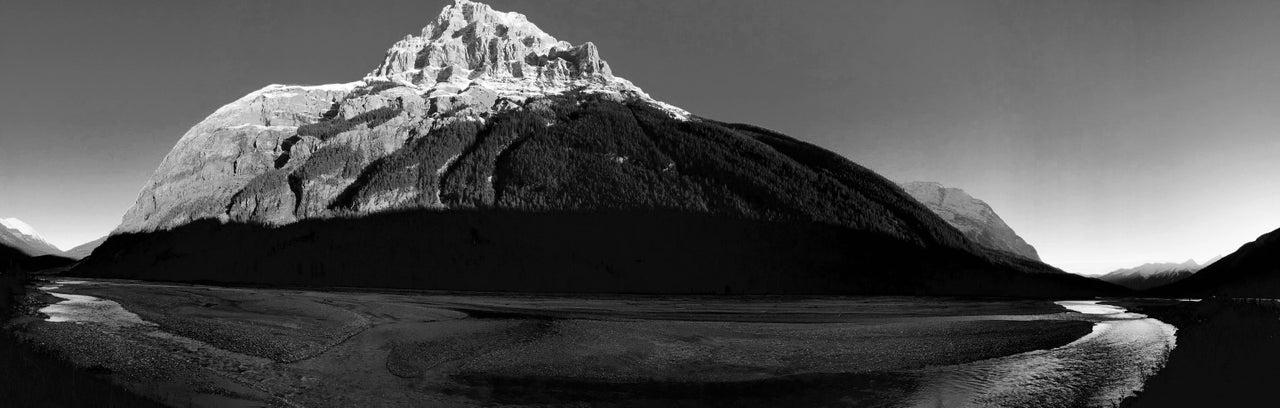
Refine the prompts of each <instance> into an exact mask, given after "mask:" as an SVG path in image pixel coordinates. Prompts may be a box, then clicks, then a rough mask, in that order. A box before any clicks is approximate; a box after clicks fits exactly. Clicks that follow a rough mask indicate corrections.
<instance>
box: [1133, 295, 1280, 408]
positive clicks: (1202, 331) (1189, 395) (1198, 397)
mask: <svg viewBox="0 0 1280 408" xmlns="http://www.w3.org/2000/svg"><path fill="white" fill-rule="evenodd" d="M1118 303H1119V304H1122V305H1124V306H1125V307H1128V308H1130V309H1131V310H1135V311H1137V312H1140V313H1145V314H1148V315H1150V316H1152V317H1155V318H1158V319H1160V320H1163V321H1165V322H1168V323H1170V324H1173V325H1174V326H1177V327H1178V348H1176V349H1174V351H1173V353H1172V354H1171V355H1170V356H1169V361H1168V362H1167V363H1166V364H1165V367H1164V369H1163V370H1161V371H1160V372H1159V373H1158V374H1156V375H1155V376H1154V377H1152V378H1151V379H1150V380H1148V381H1147V384H1146V386H1145V388H1144V389H1143V391H1142V392H1141V393H1140V394H1139V395H1138V396H1137V397H1134V398H1131V399H1129V400H1127V401H1125V404H1124V405H1123V406H1125V407H1214V406H1220V407H1249V406H1253V407H1258V406H1270V405H1273V404H1275V402H1276V401H1277V400H1278V399H1280V392H1277V391H1276V378H1277V374H1276V369H1277V367H1280V347H1277V345H1280V302H1277V301H1275V300H1271V299H1259V300H1248V299H1224V298H1215V299H1207V300H1204V301H1201V302H1172V301H1155V300H1133V301H1124V302H1118Z"/></svg>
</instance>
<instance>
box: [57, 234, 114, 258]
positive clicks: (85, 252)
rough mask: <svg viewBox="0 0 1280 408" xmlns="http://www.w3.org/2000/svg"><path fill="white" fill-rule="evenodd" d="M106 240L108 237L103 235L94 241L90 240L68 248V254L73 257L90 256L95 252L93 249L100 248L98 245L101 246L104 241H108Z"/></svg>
mask: <svg viewBox="0 0 1280 408" xmlns="http://www.w3.org/2000/svg"><path fill="white" fill-rule="evenodd" d="M106 240H107V237H102V238H98V239H95V240H93V241H89V242H86V243H83V244H80V245H77V246H76V247H75V248H71V249H69V250H67V253H66V254H67V256H68V257H71V258H73V259H84V258H88V257H89V255H90V254H93V250H95V249H98V247H99V246H101V245H102V243H103V242H106Z"/></svg>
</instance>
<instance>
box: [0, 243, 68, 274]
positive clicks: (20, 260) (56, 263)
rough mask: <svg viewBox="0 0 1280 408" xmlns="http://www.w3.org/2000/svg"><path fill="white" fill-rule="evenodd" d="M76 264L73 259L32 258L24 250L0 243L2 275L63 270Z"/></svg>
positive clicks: (0, 271) (55, 256) (0, 270)
mask: <svg viewBox="0 0 1280 408" xmlns="http://www.w3.org/2000/svg"><path fill="white" fill-rule="evenodd" d="M74 262H75V260H73V259H70V258H65V257H61V256H57V255H40V256H31V255H28V254H27V253H26V252H23V251H22V250H19V249H17V248H14V247H11V246H9V245H6V244H2V243H0V274H5V273H13V272H36V271H41V270H46V269H50V268H62V267H66V266H68V265H71V264H72V263H74Z"/></svg>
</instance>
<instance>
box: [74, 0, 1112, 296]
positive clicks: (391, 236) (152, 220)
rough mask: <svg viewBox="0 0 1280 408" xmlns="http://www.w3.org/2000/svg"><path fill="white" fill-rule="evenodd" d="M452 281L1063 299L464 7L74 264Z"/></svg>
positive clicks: (291, 96)
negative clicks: (360, 77) (981, 295)
mask: <svg viewBox="0 0 1280 408" xmlns="http://www.w3.org/2000/svg"><path fill="white" fill-rule="evenodd" d="M73 273H74V274H79V275H87V276H108V277H126V278H140V279H163V280H187V281H218V282H244V283H259V284H262V283H271V284H290V285H335V286H380V287H402V288H420V289H450V290H510V291H543V292H639V293H905V294H1001V295H1019V296H1059V295H1063V294H1074V295H1090V294H1097V293H1115V292H1117V291H1118V290H1120V289H1119V288H1118V287H1114V286H1112V285H1109V284H1106V283H1102V282H1098V281H1096V280H1093V279H1086V278H1082V277H1078V276H1075V275H1070V274H1066V273H1064V272H1062V271H1060V270H1057V269H1054V268H1052V267H1050V266H1048V265H1044V264H1042V263H1039V262H1035V261H1033V260H1028V259H1023V258H1020V257H1016V256H1012V255H1008V254H1005V253H1002V252H999V251H993V250H988V249H986V248H983V247H980V246H978V245H975V244H974V243H973V242H971V241H970V240H968V239H966V238H965V237H964V235H963V234H961V233H960V231H958V230H956V229H955V228H953V227H951V226H949V225H947V223H946V222H945V221H943V220H941V219H940V218H938V217H937V216H936V215H935V214H933V213H932V212H930V211H929V209H927V208H925V207H924V206H923V205H921V204H919V203H918V202H916V201H915V200H914V199H912V198H911V197H910V196H908V195H907V194H906V193H905V192H903V190H902V189H901V188H899V187H898V186H897V185H895V184H893V183H892V182H889V181H888V180H886V179H884V178H883V177H881V176H879V175H877V174H875V173H874V172H872V171H870V170H868V169H866V168H863V167H862V166H859V165H857V164H855V163H853V162H851V161H849V160H847V159H845V158H843V157H841V156H839V155H837V154H835V153H832V152H830V151H827V150H824V149H822V148H819V147H817V146H814V145H811V144H808V143H804V142H802V141H799V140H796V139H794V138H791V137H788V136H786V135H782V134H779V133H777V132H773V131H770V130H767V129H763V128H759V127H755V126H751V125H744V124H732V123H724V122H718V121H715V120H711V119H706V118H701V117H697V116H694V115H692V114H690V113H689V112H687V111H685V110H683V109H680V108H677V107H674V106H671V105H669V104H666V103H663V102H661V101H658V100H655V99H653V98H652V97H650V96H649V95H648V94H646V93H645V92H644V91H642V90H641V89H640V88H638V87H636V86H635V85H634V84H632V83H631V82H628V81H626V80H625V79H622V78H620V77H618V76H615V75H614V74H613V69H612V67H610V66H609V64H608V63H606V62H605V61H604V60H603V59H601V56H600V51H599V50H598V49H597V48H596V46H595V45H593V44H592V43H589V42H588V43H583V44H580V45H572V44H569V43H566V42H562V41H558V40H556V39H555V38H554V37H552V36H550V35H548V34H547V33H545V32H543V31H542V30H540V29H539V28H538V27H537V26H535V25H533V24H532V23H530V22H529V21H527V19H526V18H525V17H524V16H523V15H520V14H517V13H503V12H497V11H494V10H492V9H491V8H489V7H488V6H486V5H483V4H480V3H475V2H472V1H467V0H457V1H456V2H455V4H453V5H450V6H447V7H445V8H444V9H443V10H442V12H441V14H440V16H439V17H438V18H436V19H435V20H434V21H432V22H431V23H430V24H428V25H427V26H426V27H425V28H423V29H422V31H421V33H420V35H410V36H406V37H405V38H404V39H403V40H401V41H399V42H397V43H396V44H394V45H393V46H392V47H391V48H390V49H389V50H388V51H387V53H386V56H385V58H384V59H383V61H382V62H381V63H380V64H379V65H378V66H377V68H375V69H374V70H373V71H372V72H370V73H369V74H368V75H367V76H366V77H365V78H363V79H362V80H360V81H356V82H351V83H345V84H337V85H321V86H291V85H289V86H287V85H271V86H267V87H265V88H262V89H260V90H257V91H254V92H252V93H250V94H249V95H247V96H245V97H243V98H241V99H239V100H237V101H234V102H232V103H230V104H228V105H226V106H223V107H222V108H220V109H218V110H217V111H215V112H214V113H213V114H211V115H210V116H209V117H207V118H205V120H204V121H202V122H200V123H199V124H196V125H195V126H194V127H193V128H192V129H191V130H190V131H188V132H187V133H186V134H185V135H183V136H182V138H181V139H180V140H179V141H178V142H177V144H176V145H175V147H174V148H173V150H172V151H171V152H170V153H169V154H168V155H167V156H166V157H165V158H164V160H163V161H162V162H161V164H160V166H159V167H158V169H157V170H156V172H155V174H154V175H153V176H152V178H151V179H150V180H149V181H148V183H147V184H146V185H145V187H144V189H143V190H142V192H141V194H140V196H139V198H138V201H137V203H136V204H135V205H134V206H133V207H132V208H130V209H129V211H128V212H127V213H126V214H125V216H124V218H123V221H122V223H121V225H120V227H118V228H117V230H116V231H115V232H114V233H113V234H112V235H111V237H110V238H108V239H107V241H106V242H104V243H103V244H102V245H101V246H100V247H98V249H97V250H95V251H94V252H93V255H92V256H90V257H89V258H87V259H86V260H85V261H83V262H82V263H81V264H79V266H78V267H77V268H76V270H75V271H73Z"/></svg>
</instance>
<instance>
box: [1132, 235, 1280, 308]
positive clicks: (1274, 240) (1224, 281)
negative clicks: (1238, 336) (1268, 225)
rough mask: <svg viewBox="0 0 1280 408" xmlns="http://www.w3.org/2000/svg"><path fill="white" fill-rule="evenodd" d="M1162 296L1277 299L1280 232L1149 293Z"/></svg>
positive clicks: (1279, 272)
mask: <svg viewBox="0 0 1280 408" xmlns="http://www.w3.org/2000/svg"><path fill="white" fill-rule="evenodd" d="M1152 293H1153V294H1157V295H1163V296H1187V297H1209V296H1231V297H1260V298H1280V230H1275V231H1272V232H1269V233H1267V234H1265V235H1262V236H1260V237H1258V239H1257V240H1254V241H1253V242H1250V243H1248V244H1244V246H1241V247H1240V249H1238V250H1236V252H1234V253H1232V254H1230V255H1227V256H1225V257H1222V259H1219V260H1217V262H1213V263H1211V264H1210V265H1208V266H1205V267H1204V268H1203V269H1201V270H1200V272H1197V273H1196V274H1195V275H1193V276H1191V277H1189V278H1186V279H1183V280H1182V281H1180V282H1176V283H1173V284H1171V285H1168V286H1164V287H1159V288H1156V289H1154V290H1152Z"/></svg>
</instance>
